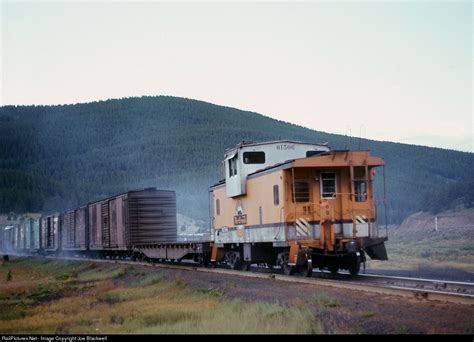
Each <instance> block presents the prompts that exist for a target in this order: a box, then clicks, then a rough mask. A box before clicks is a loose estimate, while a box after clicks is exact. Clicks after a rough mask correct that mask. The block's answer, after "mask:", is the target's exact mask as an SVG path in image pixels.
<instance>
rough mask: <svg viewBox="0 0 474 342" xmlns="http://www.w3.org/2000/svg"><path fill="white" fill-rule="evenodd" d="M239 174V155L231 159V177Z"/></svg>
mask: <svg viewBox="0 0 474 342" xmlns="http://www.w3.org/2000/svg"><path fill="white" fill-rule="evenodd" d="M236 174H237V155H235V157H234V158H231V159H229V177H232V176H235V175H236Z"/></svg>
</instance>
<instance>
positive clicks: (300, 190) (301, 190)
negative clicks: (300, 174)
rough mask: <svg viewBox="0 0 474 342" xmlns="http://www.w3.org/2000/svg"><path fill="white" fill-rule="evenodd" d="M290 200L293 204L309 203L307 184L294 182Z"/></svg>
mask: <svg viewBox="0 0 474 342" xmlns="http://www.w3.org/2000/svg"><path fill="white" fill-rule="evenodd" d="M292 191H293V189H292ZM292 198H293V202H309V184H308V182H295V193H294V196H292Z"/></svg>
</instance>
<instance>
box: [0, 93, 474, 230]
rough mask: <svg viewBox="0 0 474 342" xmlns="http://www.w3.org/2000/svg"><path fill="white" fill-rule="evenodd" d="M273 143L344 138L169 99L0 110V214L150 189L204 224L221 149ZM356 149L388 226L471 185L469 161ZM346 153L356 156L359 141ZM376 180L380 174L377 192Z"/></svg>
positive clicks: (448, 154) (473, 166) (439, 154)
mask: <svg viewBox="0 0 474 342" xmlns="http://www.w3.org/2000/svg"><path fill="white" fill-rule="evenodd" d="M325 119H327V118H325V117H323V116H322V117H321V120H325ZM331 119H337V118H331ZM278 139H291V140H300V141H306V142H329V145H330V147H331V148H335V149H342V148H344V147H345V145H346V137H345V136H343V135H337V134H329V133H324V132H320V131H314V130H310V129H307V128H304V127H301V126H298V125H294V124H290V123H286V122H282V121H279V120H275V119H271V118H269V117H266V116H263V115H261V114H258V113H253V112H249V111H241V110H238V109H235V108H231V107H224V106H218V105H213V104H210V103H207V102H203V101H198V100H191V99H184V98H178V97H171V96H144V97H139V98H137V97H133V98H125V99H112V100H105V101H96V102H91V103H82V104H71V105H54V106H3V107H0V194H1V196H0V212H10V211H17V212H20V211H40V210H43V211H51V210H64V209H67V208H71V207H74V206H76V205H78V204H80V203H86V202H88V201H93V200H95V199H97V198H100V197H101V196H104V195H106V196H108V195H110V194H114V193H119V192H122V191H127V190H129V189H132V188H143V187H148V186H156V187H158V188H165V189H172V190H176V191H177V195H178V211H180V212H182V213H183V214H184V215H186V216H190V217H194V218H196V219H201V220H207V219H208V198H207V187H208V186H209V185H211V184H213V183H214V182H215V181H217V180H218V179H219V178H220V174H219V173H220V167H221V159H222V156H223V152H224V150H225V148H228V147H231V146H233V145H235V144H236V143H238V142H240V141H242V140H252V141H256V142H257V141H267V140H278ZM361 143H362V147H363V148H369V149H371V151H372V153H373V154H374V155H377V156H381V157H383V158H385V161H386V164H387V167H386V179H387V193H388V198H389V202H388V204H389V209H390V210H389V213H388V217H389V220H390V221H392V222H401V221H402V220H403V219H404V218H405V217H406V216H407V215H409V214H411V213H414V212H416V211H418V210H420V208H421V205H422V201H423V198H424V196H425V195H426V193H427V192H430V191H432V190H434V189H437V188H439V187H440V186H446V185H448V184H451V183H454V182H456V181H458V182H459V181H460V182H463V181H467V180H468V179H469V178H471V177H472V170H474V156H473V154H472V153H466V152H458V151H453V150H445V149H440V148H431V147H424V146H415V145H407V144H400V143H393V142H380V141H373V140H367V139H362V140H361ZM352 145H353V148H354V147H358V146H359V139H357V140H354V141H353V144H352ZM381 179H382V176H381V172H379V173H378V184H377V187H378V190H379V191H380V190H381V186H380V185H381V184H380V183H381V182H380V181H381ZM379 194H380V192H379ZM378 198H379V199H381V197H380V195H379V196H378Z"/></svg>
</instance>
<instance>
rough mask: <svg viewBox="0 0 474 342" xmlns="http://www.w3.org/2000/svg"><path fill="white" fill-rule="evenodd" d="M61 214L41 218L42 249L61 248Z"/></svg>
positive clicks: (55, 249) (54, 249) (52, 249)
mask: <svg viewBox="0 0 474 342" xmlns="http://www.w3.org/2000/svg"><path fill="white" fill-rule="evenodd" d="M59 218H60V216H59V214H53V215H49V216H44V217H42V218H41V223H40V225H41V227H40V230H41V249H42V250H44V251H57V250H58V249H59V248H60V242H61V240H60V238H59V235H60V230H59Z"/></svg>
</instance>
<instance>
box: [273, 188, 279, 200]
mask: <svg viewBox="0 0 474 342" xmlns="http://www.w3.org/2000/svg"><path fill="white" fill-rule="evenodd" d="M273 204H275V205H279V204H280V193H279V191H278V185H274V186H273Z"/></svg>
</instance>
